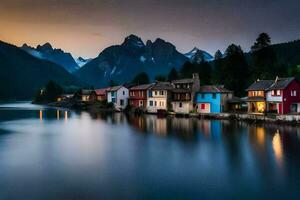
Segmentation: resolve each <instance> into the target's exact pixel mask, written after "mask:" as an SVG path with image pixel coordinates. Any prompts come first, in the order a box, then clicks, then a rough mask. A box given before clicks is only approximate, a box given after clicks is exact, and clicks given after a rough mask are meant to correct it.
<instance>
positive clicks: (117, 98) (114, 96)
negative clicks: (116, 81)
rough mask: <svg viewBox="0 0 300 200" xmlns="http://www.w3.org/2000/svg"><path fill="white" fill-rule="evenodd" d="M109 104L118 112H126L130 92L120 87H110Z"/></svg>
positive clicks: (108, 93) (108, 90) (108, 91)
mask: <svg viewBox="0 0 300 200" xmlns="http://www.w3.org/2000/svg"><path fill="white" fill-rule="evenodd" d="M106 91H107V102H108V103H113V104H114V107H115V109H116V110H119V111H121V110H124V109H125V108H126V106H127V105H128V97H129V90H128V89H127V88H126V87H124V86H122V85H120V86H114V87H110V88H108V89H107V90H106Z"/></svg>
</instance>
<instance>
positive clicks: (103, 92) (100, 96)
mask: <svg viewBox="0 0 300 200" xmlns="http://www.w3.org/2000/svg"><path fill="white" fill-rule="evenodd" d="M108 89H109V88H101V89H96V90H93V91H92V92H91V95H90V100H91V101H106V100H107V90H108Z"/></svg>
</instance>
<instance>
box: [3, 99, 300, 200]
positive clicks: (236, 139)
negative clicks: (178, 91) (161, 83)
mask: <svg viewBox="0 0 300 200" xmlns="http://www.w3.org/2000/svg"><path fill="white" fill-rule="evenodd" d="M299 195H300V126H299V127H296V126H283V125H275V124H261V125H255V124H248V123H245V122H235V121H218V120H200V119H194V118H190V119H189V118H172V117H168V118H158V117H157V116H155V115H143V116H130V115H125V114H122V113H115V114H108V113H94V114H89V113H86V112H74V111H70V110H63V109H61V110H58V109H54V108H47V107H43V106H36V105H31V104H29V103H26V102H16V103H2V104H0V199H1V200H12V199H18V200H19V199H24V200H35V199H38V200H42V199H43V200H47V199H55V200H59V199H63V200H64V199H67V200H69V199H70V200H76V199H87V200H93V199H172V200H173V199H270V198H273V199H281V198H285V199H297V198H299Z"/></svg>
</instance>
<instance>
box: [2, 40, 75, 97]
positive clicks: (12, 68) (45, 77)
mask: <svg viewBox="0 0 300 200" xmlns="http://www.w3.org/2000/svg"><path fill="white" fill-rule="evenodd" d="M0 71H1V73H0V99H1V100H6V99H17V100H23V99H31V98H32V97H33V96H34V95H35V93H36V92H37V91H38V89H39V88H41V87H43V86H44V85H45V84H46V83H47V82H48V81H50V80H53V81H55V82H57V83H59V84H61V85H63V86H71V85H80V82H79V81H78V79H77V78H75V77H74V76H73V75H71V74H70V73H68V72H67V71H66V70H65V69H63V68H62V67H60V66H58V65H57V64H55V63H52V62H49V61H46V60H41V59H38V58H36V57H34V56H31V55H29V54H28V53H26V52H24V51H23V50H21V49H20V48H18V47H16V46H14V45H11V44H7V43H5V42H2V41H0Z"/></svg>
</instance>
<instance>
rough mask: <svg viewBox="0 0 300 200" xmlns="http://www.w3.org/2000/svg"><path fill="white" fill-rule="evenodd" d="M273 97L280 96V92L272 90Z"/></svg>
mask: <svg viewBox="0 0 300 200" xmlns="http://www.w3.org/2000/svg"><path fill="white" fill-rule="evenodd" d="M271 95H272V96H280V90H272V91H271Z"/></svg>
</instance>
